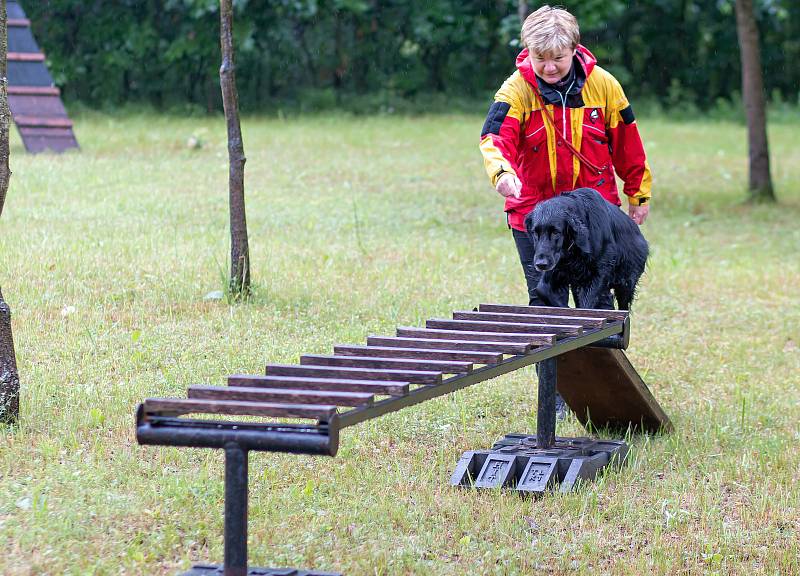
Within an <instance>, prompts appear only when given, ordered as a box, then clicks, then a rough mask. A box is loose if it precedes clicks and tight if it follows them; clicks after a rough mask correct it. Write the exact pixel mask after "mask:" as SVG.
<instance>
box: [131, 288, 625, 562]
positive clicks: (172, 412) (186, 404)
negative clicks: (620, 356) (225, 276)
mask: <svg viewBox="0 0 800 576" xmlns="http://www.w3.org/2000/svg"><path fill="white" fill-rule="evenodd" d="M629 334H630V324H629V319H628V313H627V312H626V311H615V310H580V309H564V308H547V307H533V306H511V305H500V304H481V306H480V307H479V308H476V309H474V310H472V311H470V312H454V313H453V320H443V319H431V320H428V321H427V323H426V327H425V328H423V329H414V328H398V330H397V336H396V337H370V338H369V339H368V342H367V347H349V346H337V347H335V349H334V351H335V355H334V356H302V357H301V364H300V365H279V364H274V365H267V368H266V376H248V375H233V376H230V377H229V379H228V385H229V386H228V387H227V388H213V387H202V386H200V387H190V388H189V398H187V399H158V398H151V399H147V400H145V402H144V403H143V404H140V405H139V407H138V409H137V415H136V425H137V430H136V437H137V440H138V441H139V443H140V444H153V445H164V446H185V447H199V448H219V449H223V450H225V552H224V554H225V563H224V565H223V566H222V567H219V568H217V567H214V566H195V567H194V568H193V569H192V570H191V571H190V572H187V573H186V574H187V575H200V574H210V572H209V570H212V571H214V570H218V572H216V573H218V574H224V576H245V575H247V574H273V573H274V574H283V573H287V572H280V571H275V572H271V571H270V570H265V569H250V570H249V571H248V568H247V482H248V452H249V451H250V450H259V451H271V452H284V453H294V454H315V455H328V456H335V455H336V452H337V450H338V447H339V432H340V430H342V429H343V428H347V427H349V426H353V425H355V424H358V423H360V422H363V421H365V420H369V419H372V418H377V417H379V416H382V415H384V414H387V413H389V412H395V411H397V410H400V409H402V408H405V407H407V406H413V405H415V404H419V403H421V402H425V401H427V400H431V399H433V398H437V397H439V396H443V395H446V394H449V393H451V392H455V391H457V390H461V389H463V388H466V387H468V386H472V385H474V384H478V383H479V382H484V381H486V380H490V379H492V378H496V377H498V376H501V375H503V374H507V373H509V372H513V371H514V370H519V369H520V368H523V367H525V366H529V365H531V364H534V363H540V366H539V404H538V410H537V417H538V419H537V444H538V445H539V446H540V447H548V446H552V445H553V443H554V442H555V422H556V417H555V390H556V360H555V358H556V357H557V356H559V355H560V354H564V353H566V352H570V351H572V350H575V349H578V348H581V347H584V346H605V347H611V348H622V349H624V348H626V347H627V344H628V339H629ZM386 344H388V345H389V346H390V347H391V346H394V348H393V349H389V348H387V347H385V346H382V345H386ZM418 346H425V347H427V348H425V349H422V348H418ZM443 346H446V347H447V348H454V349H453V350H447V349H443V348H442V347H443ZM487 351H493V352H494V353H487ZM376 353H377V354H380V355H381V356H383V355H388V357H386V358H382V357H376V356H375V354H376ZM352 354H362V355H364V356H353V355H352ZM370 354H371V356H370ZM409 356H411V357H409ZM459 357H463V358H473V359H476V358H477V359H478V360H477V361H473V362H461V361H457V360H452V358H459ZM475 363H478V364H482V366H481V367H479V368H475V369H473V364H475ZM448 373H449V374H454V375H453V376H450V377H448V378H443V377H442V375H443V374H448ZM274 386H282V387H283V388H282V389H275V388H273V387H274ZM412 386H414V388H412ZM372 389H374V390H376V391H379V395H380V396H386V397H385V398H382V399H379V400H378V401H375V400H374V394H371V393H368V392H366V393H365V392H363V390H372ZM337 390H347V392H341V391H337ZM354 390H356V391H362V392H354ZM317 401H324V402H326V403H325V404H313V402H317ZM332 404H333V405H332ZM335 404H339V406H342V405H343V406H346V407H349V409H345V410H344V411H343V412H341V413H340V412H339V411H338V410H339V406H336V405H335ZM189 413H191V414H194V413H210V414H215V415H220V414H224V415H247V416H267V417H277V418H284V419H297V418H306V419H308V418H312V419H315V420H316V423H315V424H298V423H287V422H268V423H255V422H250V421H236V420H215V419H211V420H209V419H190V418H182V417H180V416H181V415H184V414H189ZM295 573H296V574H298V575H300V574H304V575H308V576H314V575H315V574H323V573H321V572H295ZM288 574H292V572H288Z"/></svg>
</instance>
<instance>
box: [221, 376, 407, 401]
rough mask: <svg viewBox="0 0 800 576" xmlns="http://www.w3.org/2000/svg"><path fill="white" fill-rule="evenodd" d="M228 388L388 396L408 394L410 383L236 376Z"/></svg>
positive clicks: (229, 378)
mask: <svg viewBox="0 0 800 576" xmlns="http://www.w3.org/2000/svg"><path fill="white" fill-rule="evenodd" d="M228 386H235V387H245V386H246V387H265V388H302V389H306V390H337V391H340V392H369V393H371V394H386V395H388V396H405V395H406V394H408V382H391V381H388V382H381V381H379V380H345V379H338V380H336V379H328V378H302V377H292V376H258V375H250V374H234V375H231V376H228Z"/></svg>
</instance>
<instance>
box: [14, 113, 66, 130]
mask: <svg viewBox="0 0 800 576" xmlns="http://www.w3.org/2000/svg"><path fill="white" fill-rule="evenodd" d="M14 123H15V124H16V125H17V126H45V127H48V128H71V127H72V120H70V119H69V118H47V117H44V116H24V115H20V116H14Z"/></svg>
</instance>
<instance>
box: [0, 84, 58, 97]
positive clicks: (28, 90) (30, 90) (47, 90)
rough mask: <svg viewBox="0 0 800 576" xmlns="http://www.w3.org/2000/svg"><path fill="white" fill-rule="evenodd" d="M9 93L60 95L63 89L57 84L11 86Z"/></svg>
mask: <svg viewBox="0 0 800 576" xmlns="http://www.w3.org/2000/svg"><path fill="white" fill-rule="evenodd" d="M8 95H9V96H12V95H15V96H60V95H61V90H59V89H58V88H57V87H55V86H9V87H8Z"/></svg>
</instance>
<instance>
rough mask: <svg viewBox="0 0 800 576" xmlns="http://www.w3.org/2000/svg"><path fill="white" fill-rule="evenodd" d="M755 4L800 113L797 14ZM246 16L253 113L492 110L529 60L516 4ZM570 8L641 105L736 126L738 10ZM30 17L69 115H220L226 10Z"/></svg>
mask: <svg viewBox="0 0 800 576" xmlns="http://www.w3.org/2000/svg"><path fill="white" fill-rule="evenodd" d="M553 3H555V2H553ZM755 3H756V5H757V15H758V19H759V26H760V33H761V41H762V57H763V61H764V66H765V83H766V88H767V91H768V93H769V94H770V96H771V97H772V99H773V101H778V102H781V103H785V102H788V103H790V104H796V103H797V100H798V86H800V67H798V66H796V65H794V63H796V62H798V61H800V41H798V38H800V9H798V6H797V3H796V0H756V2H755ZM234 4H235V8H236V39H237V44H236V47H237V57H238V83H239V91H240V99H241V103H242V106H243V109H244V110H276V109H287V108H299V109H327V108H333V107H337V108H346V109H349V110H351V111H354V112H392V111H403V110H404V109H413V110H415V111H419V112H424V111H426V110H427V109H430V110H440V109H442V108H450V107H451V106H453V105H454V104H455V106H456V108H458V107H459V105H460V104H463V102H465V101H470V102H475V101H479V100H480V101H484V100H485V99H486V98H488V97H489V96H490V95H491V94H492V92H493V90H494V89H496V87H497V86H498V84H499V82H500V81H502V79H503V78H504V77H505V76H507V75H508V74H509V73H510V72H511V71H512V70H513V59H514V55H515V54H516V52H517V50H518V48H519V47H518V41H517V39H516V38H517V36H518V33H519V20H518V17H517V2H516V1H512V0H494V1H491V2H489V1H486V0H408V1H406V0H236V1H235V2H234ZM565 4H566V6H567V8H569V9H570V10H571V11H573V12H574V13H575V14H576V15H577V16H578V18H579V20H580V22H581V25H582V30H583V42H584V43H585V44H586V45H587V46H589V47H590V49H591V50H592V51H594V53H595V54H596V55H597V56H598V58H599V59H600V61H601V62H602V63H603V65H604V66H606V67H607V68H608V69H609V70H611V71H612V72H613V73H614V74H615V75H616V76H617V77H618V78H619V80H620V81H621V82H622V83H623V85H624V86H625V88H626V91H627V92H628V94H629V96H631V98H632V99H634V100H635V102H640V103H645V102H647V103H648V106H657V107H658V108H661V109H668V110H669V109H677V108H680V109H683V108H684V107H686V106H687V105H688V106H689V107H690V108H691V109H692V110H695V109H696V110H701V111H704V110H709V109H714V110H722V111H723V112H724V110H725V109H726V106H727V105H728V103H730V102H731V101H733V102H735V101H736V98H737V97H738V96H737V95H738V91H739V89H740V85H741V79H740V66H739V50H738V45H737V40H736V23H735V15H734V10H733V4H734V2H733V0H714V1H710V0H632V1H626V2H623V1H621V0H582V1H574V2H565ZM23 5H24V7H25V9H26V11H27V14H28V16H29V17H30V18H31V19H32V26H33V31H34V34H35V36H36V38H37V40H38V41H39V43H40V44H41V46H42V48H43V50H44V51H45V52H46V54H47V57H48V65H49V66H50V70H51V72H52V73H53V75H54V78H55V80H56V83H57V84H58V85H60V86H61V87H62V88H63V89H64V95H65V97H66V98H67V99H68V100H69V101H71V102H75V101H80V102H82V103H84V104H86V105H88V106H92V107H97V106H108V107H116V106H118V105H120V104H122V103H143V104H148V105H151V106H154V107H156V108H158V109H171V108H177V109H179V110H182V111H196V112H203V111H206V110H212V111H213V110H219V109H221V100H220V93H219V83H218V68H219V61H220V58H219V40H218V17H219V14H218V1H217V0H147V1H142V0H104V1H103V2H95V1H93V2H86V1H84V0H36V1H30V0H28V1H27V2H26V1H24V0H23ZM530 6H531V8H536V7H538V3H534V2H531V3H530ZM733 109H738V106H734V107H733Z"/></svg>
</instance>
